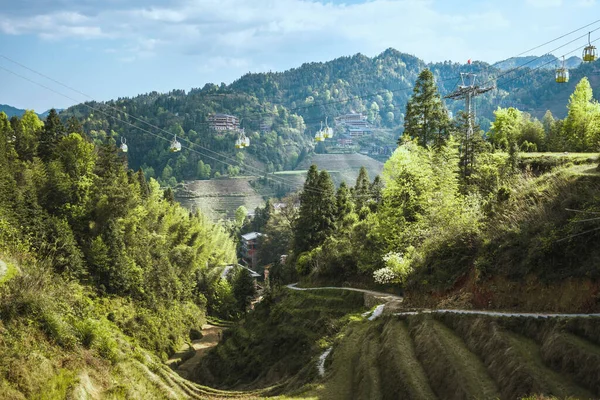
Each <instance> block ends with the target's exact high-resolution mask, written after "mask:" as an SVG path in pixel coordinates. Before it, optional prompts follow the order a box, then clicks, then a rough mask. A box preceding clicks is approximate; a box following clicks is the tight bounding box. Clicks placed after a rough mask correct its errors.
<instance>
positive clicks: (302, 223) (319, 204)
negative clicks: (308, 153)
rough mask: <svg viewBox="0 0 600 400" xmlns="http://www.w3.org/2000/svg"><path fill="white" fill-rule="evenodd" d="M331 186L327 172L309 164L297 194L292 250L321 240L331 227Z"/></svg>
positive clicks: (332, 216)
mask: <svg viewBox="0 0 600 400" xmlns="http://www.w3.org/2000/svg"><path fill="white" fill-rule="evenodd" d="M335 211H336V210H335V188H334V186H333V182H332V181H331V177H330V176H329V174H328V173H327V171H321V173H319V172H318V171H317V166H316V165H314V164H313V165H311V167H310V169H309V170H308V175H307V178H306V181H305V183H304V190H303V191H302V192H301V193H300V211H299V213H298V218H297V219H296V224H295V229H294V253H295V254H297V255H299V254H300V253H302V252H304V251H306V250H308V249H310V248H311V247H313V246H315V245H318V244H319V243H322V242H323V240H325V238H326V237H327V235H328V234H330V233H331V231H332V230H333V228H334V222H335Z"/></svg>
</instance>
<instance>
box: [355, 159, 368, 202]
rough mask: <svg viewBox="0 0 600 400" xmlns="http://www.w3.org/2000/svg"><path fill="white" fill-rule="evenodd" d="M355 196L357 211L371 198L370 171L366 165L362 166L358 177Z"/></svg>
mask: <svg viewBox="0 0 600 400" xmlns="http://www.w3.org/2000/svg"><path fill="white" fill-rule="evenodd" d="M353 197H354V204H356V211H357V212H360V210H361V209H362V208H363V206H365V205H366V204H367V203H368V202H369V199H370V198H371V182H370V181H369V173H368V172H367V169H366V168H365V167H364V166H363V167H360V171H359V172H358V177H356V184H355V185H354V190H353Z"/></svg>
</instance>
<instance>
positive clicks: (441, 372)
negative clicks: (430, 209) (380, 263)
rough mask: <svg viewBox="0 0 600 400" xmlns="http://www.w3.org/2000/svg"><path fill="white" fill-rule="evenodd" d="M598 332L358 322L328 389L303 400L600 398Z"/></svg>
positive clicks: (424, 319) (562, 326) (477, 321)
mask: <svg viewBox="0 0 600 400" xmlns="http://www.w3.org/2000/svg"><path fill="white" fill-rule="evenodd" d="M599 328H600V319H598V318H579V319H568V320H567V319H535V318H506V317H501V318H498V317H488V316H469V315H448V314H434V315H415V316H388V317H385V318H383V319H381V320H378V321H374V322H369V321H361V322H353V323H351V324H350V325H349V326H348V327H347V328H346V330H345V331H344V332H343V333H342V334H341V335H339V337H342V339H341V340H338V343H337V344H336V345H334V348H333V351H332V353H331V356H330V358H331V360H330V361H328V362H329V366H328V367H327V373H326V375H325V378H324V379H323V381H322V382H320V383H317V384H314V385H311V386H309V387H307V390H306V391H305V392H304V393H302V394H300V395H299V396H300V397H302V398H319V399H340V400H342V399H367V398H368V399H436V398H439V399H496V398H500V399H521V398H526V397H528V396H545V397H552V398H577V399H591V398H598V397H599V396H600V329H599ZM326 365H327V364H326ZM536 398H538V397H536Z"/></svg>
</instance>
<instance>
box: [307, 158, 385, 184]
mask: <svg viewBox="0 0 600 400" xmlns="http://www.w3.org/2000/svg"><path fill="white" fill-rule="evenodd" d="M312 164H316V165H317V167H318V168H319V170H321V169H325V170H327V171H330V173H331V172H332V173H331V177H332V179H333V181H334V182H335V184H336V185H339V184H340V183H341V182H342V181H346V183H347V184H349V185H352V186H353V185H354V183H355V182H356V178H357V177H358V172H359V171H360V167H363V166H364V167H365V168H366V169H367V172H368V173H369V177H370V178H371V180H372V179H373V178H374V177H375V175H380V174H381V171H383V163H382V162H380V161H377V160H375V159H373V158H371V157H368V156H365V155H363V154H314V155H313V156H312V157H310V158H308V159H306V160H304V161H303V162H302V163H300V165H298V167H297V168H296V169H297V170H307V169H308V168H309V167H310V166H311V165H312Z"/></svg>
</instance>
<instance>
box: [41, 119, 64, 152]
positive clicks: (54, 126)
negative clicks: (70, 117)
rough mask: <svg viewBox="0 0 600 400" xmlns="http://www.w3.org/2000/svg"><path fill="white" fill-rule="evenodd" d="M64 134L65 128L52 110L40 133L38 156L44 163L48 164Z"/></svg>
mask: <svg viewBox="0 0 600 400" xmlns="http://www.w3.org/2000/svg"><path fill="white" fill-rule="evenodd" d="M65 133H66V130H65V126H64V125H63V123H62V122H61V121H60V118H59V117H58V113H57V112H56V110H55V109H54V108H53V109H52V110H50V113H49V114H48V117H46V121H45V122H44V128H43V129H42V131H41V133H40V140H39V146H38V155H39V157H40V158H41V159H42V160H43V161H44V162H48V161H49V160H50V159H51V158H52V157H53V154H54V149H55V148H56V145H57V144H58V142H59V141H60V139H61V138H62V137H63V136H65Z"/></svg>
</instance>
